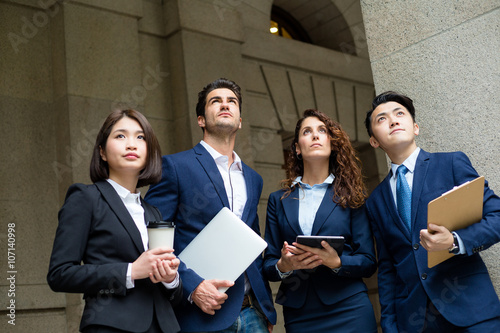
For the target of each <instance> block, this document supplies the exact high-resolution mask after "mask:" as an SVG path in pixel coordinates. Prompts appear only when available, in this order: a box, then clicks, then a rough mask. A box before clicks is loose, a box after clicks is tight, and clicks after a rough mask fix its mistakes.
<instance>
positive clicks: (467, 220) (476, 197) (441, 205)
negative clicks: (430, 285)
mask: <svg viewBox="0 0 500 333" xmlns="http://www.w3.org/2000/svg"><path fill="white" fill-rule="evenodd" d="M483 195H484V177H482V176H481V177H478V178H476V179H474V180H472V181H470V182H466V183H464V184H462V185H460V186H458V187H456V188H454V189H452V190H450V191H448V192H445V193H443V194H442V195H441V196H440V197H438V198H436V199H434V200H432V201H431V202H429V204H428V211H427V225H429V224H430V223H433V224H437V225H440V226H444V227H446V228H447V229H448V230H450V231H455V230H459V229H463V228H465V227H468V226H470V225H471V224H474V223H477V222H479V221H481V219H482V216H483ZM453 256H454V254H452V253H449V252H448V251H447V250H445V251H437V252H428V257H427V258H428V259H427V260H428V264H427V265H428V266H429V268H431V267H434V266H436V265H437V264H439V263H441V262H443V261H445V260H447V259H449V258H451V257H453Z"/></svg>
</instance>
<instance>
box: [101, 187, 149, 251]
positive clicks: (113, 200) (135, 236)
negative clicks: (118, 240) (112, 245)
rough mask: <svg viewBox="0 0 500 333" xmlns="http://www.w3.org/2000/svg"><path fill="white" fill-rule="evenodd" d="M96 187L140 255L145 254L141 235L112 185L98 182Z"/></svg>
mask: <svg viewBox="0 0 500 333" xmlns="http://www.w3.org/2000/svg"><path fill="white" fill-rule="evenodd" d="M95 185H96V186H97V188H98V189H99V191H100V192H101V194H102V196H103V197H104V199H105V200H106V202H107V203H108V204H109V207H110V208H111V210H113V212H114V213H115V215H116V216H117V217H118V220H119V221H120V222H121V224H122V225H123V227H124V228H125V230H127V232H128V234H129V235H130V238H132V241H133V243H134V245H135V247H136V248H137V250H138V251H139V253H142V252H144V245H143V244H142V238H141V234H140V233H139V230H138V229H137V226H136V225H135V222H134V220H133V219H132V217H131V216H130V214H129V212H128V210H127V208H126V207H125V205H124V204H123V201H122V200H121V199H120V197H119V196H118V193H116V191H115V189H114V188H113V186H111V184H109V183H108V182H107V181H98V182H96V183H95ZM146 221H147V220H146Z"/></svg>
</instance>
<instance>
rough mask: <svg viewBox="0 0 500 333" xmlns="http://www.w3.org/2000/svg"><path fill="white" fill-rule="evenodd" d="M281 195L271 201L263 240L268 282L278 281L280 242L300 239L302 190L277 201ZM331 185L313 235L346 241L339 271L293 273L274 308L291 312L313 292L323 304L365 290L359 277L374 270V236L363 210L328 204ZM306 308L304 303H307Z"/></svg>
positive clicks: (318, 212)
mask: <svg viewBox="0 0 500 333" xmlns="http://www.w3.org/2000/svg"><path fill="white" fill-rule="evenodd" d="M283 193H284V191H283V190H280V191H276V192H274V193H271V195H270V196H269V202H268V206H267V220H266V234H265V239H266V241H267V243H268V247H267V249H266V251H265V255H264V272H265V274H266V277H267V278H268V279H269V280H271V281H281V278H280V276H279V274H278V272H277V270H276V267H275V265H276V263H277V262H278V260H279V259H280V257H281V248H282V247H283V242H285V241H286V242H288V244H292V243H293V242H295V239H296V237H297V236H298V235H303V234H304V233H303V232H302V230H301V228H300V225H299V200H298V199H299V198H300V190H299V189H298V186H295V188H294V190H293V191H292V193H291V194H290V195H289V196H288V197H286V198H284V199H281V197H282V195H283ZM332 198H333V185H329V186H328V189H327V191H326V193H325V196H324V197H323V200H322V202H321V205H320V207H319V208H318V211H317V213H316V217H315V220H314V224H313V228H312V231H311V235H327V236H344V237H345V246H344V251H343V253H342V255H341V256H340V259H341V261H342V267H341V268H340V270H339V271H338V272H337V273H335V272H334V271H333V270H332V269H330V268H328V267H326V266H323V265H321V266H318V267H316V268H315V269H311V270H296V271H294V272H293V273H292V274H291V275H290V276H288V277H286V278H285V279H283V281H282V282H281V284H280V288H279V291H278V294H277V295H276V303H278V304H282V305H284V306H288V307H291V308H300V307H302V306H303V305H304V303H305V300H306V296H307V293H309V292H315V293H316V294H317V295H318V297H319V299H320V300H321V301H322V302H323V303H324V304H327V305H331V304H334V303H337V302H339V301H341V300H343V299H346V298H348V297H350V296H352V295H354V294H356V293H359V292H361V291H366V285H365V284H364V282H363V280H362V277H369V276H371V275H372V274H373V273H374V272H375V270H376V261H375V249H374V245H373V237H372V233H371V230H370V225H369V223H368V218H367V216H366V212H365V208H364V207H361V208H359V209H350V208H342V207H341V206H339V205H337V204H336V203H335V202H333V200H332ZM306 306H307V304H306Z"/></svg>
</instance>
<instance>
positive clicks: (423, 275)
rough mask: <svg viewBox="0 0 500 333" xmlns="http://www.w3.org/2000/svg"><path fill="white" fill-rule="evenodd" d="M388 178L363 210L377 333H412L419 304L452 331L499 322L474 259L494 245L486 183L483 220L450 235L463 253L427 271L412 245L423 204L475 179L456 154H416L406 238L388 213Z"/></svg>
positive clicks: (498, 201) (498, 216)
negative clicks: (371, 248) (373, 253)
mask: <svg viewBox="0 0 500 333" xmlns="http://www.w3.org/2000/svg"><path fill="white" fill-rule="evenodd" d="M390 176H391V173H390V174H389V175H388V176H387V177H386V178H385V179H384V180H383V181H382V183H380V184H379V185H378V187H377V188H376V189H375V190H374V191H373V193H372V194H371V195H370V198H369V199H368V201H367V204H366V207H367V210H368V214H369V217H370V220H371V225H372V227H373V232H374V235H375V239H376V244H377V252H378V260H379V271H378V285H379V298H380V305H381V307H382V328H383V330H384V332H402V331H405V332H420V330H421V329H422V326H423V324H424V321H425V309H426V305H427V299H430V300H431V301H432V302H433V304H434V305H435V306H436V308H437V309H438V310H439V312H440V313H441V314H442V315H443V316H444V317H445V318H446V319H447V320H448V321H449V322H451V323H452V324H454V325H457V326H469V325H472V324H475V323H477V322H480V321H483V320H486V319H489V318H492V317H496V316H500V305H499V301H498V297H497V294H496V293H495V290H494V289H493V285H492V283H491V280H490V277H489V274H488V271H487V269H486V266H485V265H484V263H483V261H482V259H481V257H480V256H479V254H478V252H480V251H482V250H485V249H487V248H489V247H490V246H491V245H493V244H495V243H497V242H498V241H499V240H500V198H499V197H498V196H496V195H495V194H494V193H493V191H492V190H491V189H490V188H489V187H488V183H487V182H486V183H485V186H484V205H483V219H482V220H481V221H480V222H479V223H476V224H473V225H472V226H470V227H467V228H464V229H461V230H456V232H457V233H458V235H459V236H460V237H461V238H462V240H463V242H464V245H465V248H466V251H467V253H466V254H464V255H457V256H454V257H453V258H451V259H449V260H447V261H445V262H443V263H441V264H439V265H437V266H434V267H433V268H428V267H427V251H426V250H425V249H424V248H423V247H422V246H420V240H419V233H420V230H421V229H426V228H427V204H428V203H429V202H430V201H431V200H433V199H435V198H437V197H438V196H440V195H441V194H442V193H444V192H446V191H448V190H451V189H452V188H453V187H454V186H458V185H461V184H463V183H464V182H466V181H470V180H473V179H475V178H477V177H478V174H477V172H476V170H474V168H473V167H472V165H471V163H470V161H469V159H468V158H467V156H466V155H465V154H464V153H462V152H454V153H433V154H431V153H428V152H425V151H423V150H421V151H420V153H419V155H418V158H417V162H416V166H415V173H414V178H413V189H412V203H411V207H412V211H411V223H412V232H411V234H410V232H409V231H408V229H407V228H406V227H405V226H404V225H403V222H402V221H401V219H400V218H399V215H398V212H397V210H396V206H395V203H394V198H393V196H392V194H391V189H390V185H389V178H390Z"/></svg>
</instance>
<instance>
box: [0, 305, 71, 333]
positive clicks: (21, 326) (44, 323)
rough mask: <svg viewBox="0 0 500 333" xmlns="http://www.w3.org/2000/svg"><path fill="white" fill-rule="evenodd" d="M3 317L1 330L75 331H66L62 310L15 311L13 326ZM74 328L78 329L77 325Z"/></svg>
mask: <svg viewBox="0 0 500 333" xmlns="http://www.w3.org/2000/svg"><path fill="white" fill-rule="evenodd" d="M3 319H4V320H3V321H2V323H1V326H0V329H1V330H2V332H9V333H26V332H57V333H59V332H61V333H62V332H76V331H67V328H66V316H65V311H64V310H53V311H47V312H45V311H44V312H27V313H25V312H21V313H16V321H15V324H16V325H15V326H13V325H9V324H8V323H7V317H5V318H3ZM76 329H77V330H78V328H77V327H76Z"/></svg>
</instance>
